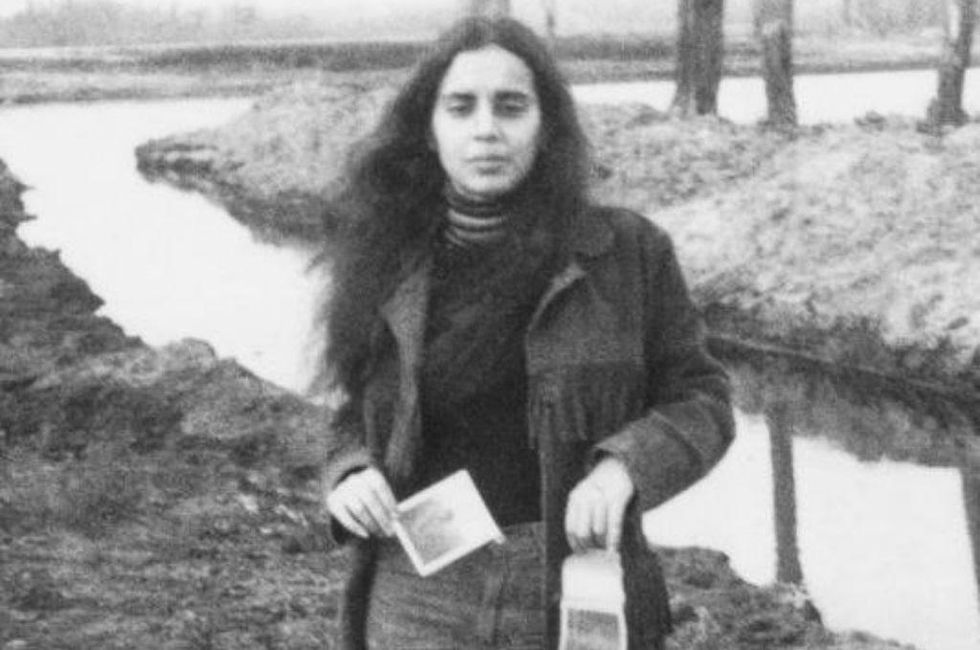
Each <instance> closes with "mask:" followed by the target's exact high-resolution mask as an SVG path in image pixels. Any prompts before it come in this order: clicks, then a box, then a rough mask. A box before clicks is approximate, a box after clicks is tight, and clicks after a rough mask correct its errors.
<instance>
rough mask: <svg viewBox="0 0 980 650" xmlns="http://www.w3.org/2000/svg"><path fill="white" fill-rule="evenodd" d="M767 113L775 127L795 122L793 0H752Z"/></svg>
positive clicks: (785, 126)
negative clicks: (759, 42) (758, 35)
mask: <svg viewBox="0 0 980 650" xmlns="http://www.w3.org/2000/svg"><path fill="white" fill-rule="evenodd" d="M756 15H757V16H758V19H759V25H760V38H761V40H762V64H763V66H762V67H763V76H764V78H765V81H766V101H767V104H768V107H769V117H768V119H767V120H766V121H767V122H768V124H769V125H770V126H773V127H776V128H783V129H785V128H792V127H794V126H796V124H797V118H796V97H795V95H794V93H793V0H756Z"/></svg>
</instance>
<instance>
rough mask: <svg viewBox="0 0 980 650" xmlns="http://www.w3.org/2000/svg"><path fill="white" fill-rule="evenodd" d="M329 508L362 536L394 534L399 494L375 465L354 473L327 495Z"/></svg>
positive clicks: (349, 527)
mask: <svg viewBox="0 0 980 650" xmlns="http://www.w3.org/2000/svg"><path fill="white" fill-rule="evenodd" d="M327 510H329V511H330V514H331V515H332V516H333V518H334V519H335V520H336V521H337V522H338V523H339V524H341V525H342V526H343V527H344V528H346V529H347V530H349V531H350V532H352V533H353V534H355V535H357V536H358V537H370V536H375V537H391V536H392V535H394V528H393V527H392V521H394V519H395V495H394V493H393V492H392V491H391V486H390V485H388V481H387V480H386V479H385V477H384V475H383V474H382V473H381V472H380V471H378V470H377V469H376V468H374V467H368V468H367V469H363V470H359V471H357V472H354V473H353V474H350V475H349V476H347V477H346V478H345V479H343V480H342V481H341V482H340V483H338V484H337V487H335V488H334V489H333V491H332V492H330V494H328V495H327Z"/></svg>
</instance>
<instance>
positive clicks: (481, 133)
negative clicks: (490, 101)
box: [473, 106, 500, 139]
mask: <svg viewBox="0 0 980 650" xmlns="http://www.w3.org/2000/svg"><path fill="white" fill-rule="evenodd" d="M473 119H474V126H473V130H474V132H475V134H476V137H478V138H483V139H485V138H496V137H497V136H498V135H499V134H500V131H499V125H498V124H497V116H496V115H494V113H493V109H492V108H491V107H489V106H483V107H480V108H479V109H478V110H477V111H476V113H475V114H474V116H473Z"/></svg>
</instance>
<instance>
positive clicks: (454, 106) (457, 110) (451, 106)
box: [445, 102, 473, 115]
mask: <svg viewBox="0 0 980 650" xmlns="http://www.w3.org/2000/svg"><path fill="white" fill-rule="evenodd" d="M445 108H446V112H447V113H449V114H450V115H466V114H468V113H469V112H470V111H472V110H473V104H472V103H471V102H449V103H448V104H446V107H445Z"/></svg>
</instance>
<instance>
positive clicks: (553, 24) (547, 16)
mask: <svg viewBox="0 0 980 650" xmlns="http://www.w3.org/2000/svg"><path fill="white" fill-rule="evenodd" d="M542 4H543V5H544V24H545V35H546V36H547V38H548V43H549V44H550V45H551V49H552V50H554V49H555V47H556V46H557V44H558V35H557V34H556V28H557V25H558V17H557V7H556V5H557V4H558V0H542Z"/></svg>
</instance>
